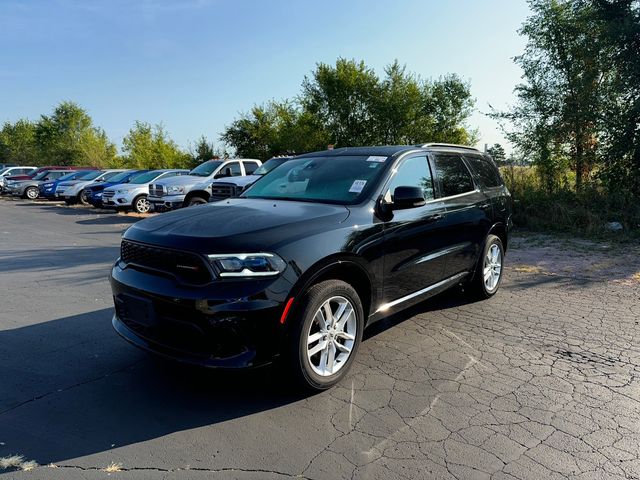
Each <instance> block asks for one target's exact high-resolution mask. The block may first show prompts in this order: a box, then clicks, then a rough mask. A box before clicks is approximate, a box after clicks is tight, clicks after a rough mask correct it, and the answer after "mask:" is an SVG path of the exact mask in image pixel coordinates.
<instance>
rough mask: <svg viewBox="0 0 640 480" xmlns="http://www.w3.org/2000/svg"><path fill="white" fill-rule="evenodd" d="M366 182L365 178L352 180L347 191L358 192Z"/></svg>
mask: <svg viewBox="0 0 640 480" xmlns="http://www.w3.org/2000/svg"><path fill="white" fill-rule="evenodd" d="M366 184H367V181H366V180H354V181H353V183H352V184H351V188H350V189H349V193H360V192H361V191H362V189H363V188H364V186H365V185H366Z"/></svg>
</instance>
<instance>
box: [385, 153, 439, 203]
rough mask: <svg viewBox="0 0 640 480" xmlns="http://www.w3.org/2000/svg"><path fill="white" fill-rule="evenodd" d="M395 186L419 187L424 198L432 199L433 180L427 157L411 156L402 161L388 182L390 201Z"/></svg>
mask: <svg viewBox="0 0 640 480" xmlns="http://www.w3.org/2000/svg"><path fill="white" fill-rule="evenodd" d="M396 187H420V188H422V193H423V194H424V199H425V200H432V199H433V198H434V195H433V182H432V180H431V170H430V169H429V162H428V161H427V157H411V158H407V159H406V160H405V161H404V162H402V164H401V165H400V166H399V167H398V170H397V171H396V172H395V174H394V175H393V177H391V182H389V192H391V201H393V196H394V193H395V189H396Z"/></svg>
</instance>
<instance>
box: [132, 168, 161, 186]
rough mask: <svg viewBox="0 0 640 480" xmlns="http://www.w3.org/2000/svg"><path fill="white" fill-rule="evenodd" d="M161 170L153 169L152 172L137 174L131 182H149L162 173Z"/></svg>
mask: <svg viewBox="0 0 640 480" xmlns="http://www.w3.org/2000/svg"><path fill="white" fill-rule="evenodd" d="M162 173H164V172H162V171H161V170H152V171H151V172H147V173H141V174H140V175H136V176H135V177H133V178H132V179H131V181H130V182H129V183H135V184H141V183H149V182H150V181H151V180H153V179H154V178H156V177H157V176H158V175H161V174H162Z"/></svg>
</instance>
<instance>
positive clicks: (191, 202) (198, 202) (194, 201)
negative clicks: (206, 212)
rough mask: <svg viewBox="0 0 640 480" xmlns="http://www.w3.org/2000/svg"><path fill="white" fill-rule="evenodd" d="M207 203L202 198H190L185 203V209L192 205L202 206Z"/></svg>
mask: <svg viewBox="0 0 640 480" xmlns="http://www.w3.org/2000/svg"><path fill="white" fill-rule="evenodd" d="M205 203H207V201H206V200H205V199H204V198H202V197H191V198H190V199H189V201H188V202H187V207H193V206H194V205H204V204H205Z"/></svg>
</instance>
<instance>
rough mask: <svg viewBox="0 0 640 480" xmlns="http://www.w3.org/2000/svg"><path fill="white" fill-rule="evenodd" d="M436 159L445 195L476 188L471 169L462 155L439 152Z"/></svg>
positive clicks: (437, 171)
mask: <svg viewBox="0 0 640 480" xmlns="http://www.w3.org/2000/svg"><path fill="white" fill-rule="evenodd" d="M434 161H435V165H436V175H437V176H438V178H439V179H440V185H441V186H442V196H443V197H451V196H453V195H460V194H461V193H467V192H471V191H473V190H474V189H475V187H474V185H473V179H472V178H471V174H470V173H469V169H467V166H466V165H465V164H464V162H463V160H462V157H461V156H460V155H450V154H449V155H447V154H437V155H436V156H435V159H434Z"/></svg>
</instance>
